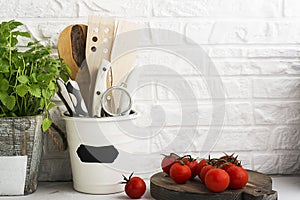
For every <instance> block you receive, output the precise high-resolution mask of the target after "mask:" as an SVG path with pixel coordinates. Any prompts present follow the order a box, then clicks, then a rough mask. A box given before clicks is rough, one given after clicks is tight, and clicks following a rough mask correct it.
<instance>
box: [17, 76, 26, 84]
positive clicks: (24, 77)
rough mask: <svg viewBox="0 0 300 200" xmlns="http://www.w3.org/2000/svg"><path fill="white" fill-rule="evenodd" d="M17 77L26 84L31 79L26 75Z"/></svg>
mask: <svg viewBox="0 0 300 200" xmlns="http://www.w3.org/2000/svg"><path fill="white" fill-rule="evenodd" d="M17 79H18V81H19V82H20V83H23V84H26V83H28V81H29V79H28V77H27V76H26V75H22V76H18V77H17Z"/></svg>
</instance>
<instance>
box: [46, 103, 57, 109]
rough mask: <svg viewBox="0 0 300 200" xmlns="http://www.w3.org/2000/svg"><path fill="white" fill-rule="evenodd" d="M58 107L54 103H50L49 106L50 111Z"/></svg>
mask: <svg viewBox="0 0 300 200" xmlns="http://www.w3.org/2000/svg"><path fill="white" fill-rule="evenodd" d="M55 106H56V104H55V103H54V102H50V103H49V104H48V108H47V109H48V110H50V109H51V108H53V107H55Z"/></svg>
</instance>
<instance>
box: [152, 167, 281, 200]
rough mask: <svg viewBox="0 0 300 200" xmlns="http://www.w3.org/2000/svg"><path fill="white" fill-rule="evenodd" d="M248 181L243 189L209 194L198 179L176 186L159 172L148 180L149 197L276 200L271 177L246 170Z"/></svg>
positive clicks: (185, 199) (164, 199) (187, 199)
mask: <svg viewBox="0 0 300 200" xmlns="http://www.w3.org/2000/svg"><path fill="white" fill-rule="evenodd" d="M247 171H248V174H249V180H248V183H247V185H246V186H245V187H244V188H243V189H238V190H232V189H227V190H225V191H224V192H221V193H213V192H210V191H209V190H208V189H207V188H206V187H205V185H204V184H202V183H201V181H200V180H199V179H198V178H195V179H194V180H191V181H188V182H186V183H185V184H176V183H175V182H174V181H173V180H172V179H171V178H170V177H169V176H168V175H167V174H165V173H163V172H160V173H157V174H154V175H153V176H152V177H151V179H150V193H151V196H152V197H153V198H155V199H157V200H183V199H184V200H196V199H197V200H201V199H203V200H277V199H278V197H277V192H276V191H274V190H272V179H271V177H269V176H267V175H265V174H262V173H259V172H255V171H251V170H247Z"/></svg>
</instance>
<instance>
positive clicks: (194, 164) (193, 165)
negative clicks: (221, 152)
mask: <svg viewBox="0 0 300 200" xmlns="http://www.w3.org/2000/svg"><path fill="white" fill-rule="evenodd" d="M186 165H187V166H189V168H190V169H191V172H192V175H191V178H190V179H193V178H195V176H197V169H198V162H197V160H195V159H193V160H192V161H190V162H188V163H187V164H186Z"/></svg>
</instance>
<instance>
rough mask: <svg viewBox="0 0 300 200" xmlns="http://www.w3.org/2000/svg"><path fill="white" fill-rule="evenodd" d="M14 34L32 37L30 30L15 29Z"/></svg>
mask: <svg viewBox="0 0 300 200" xmlns="http://www.w3.org/2000/svg"><path fill="white" fill-rule="evenodd" d="M12 34H14V35H19V36H23V37H27V38H30V37H31V36H30V33H29V32H22V31H14V32H12Z"/></svg>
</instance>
